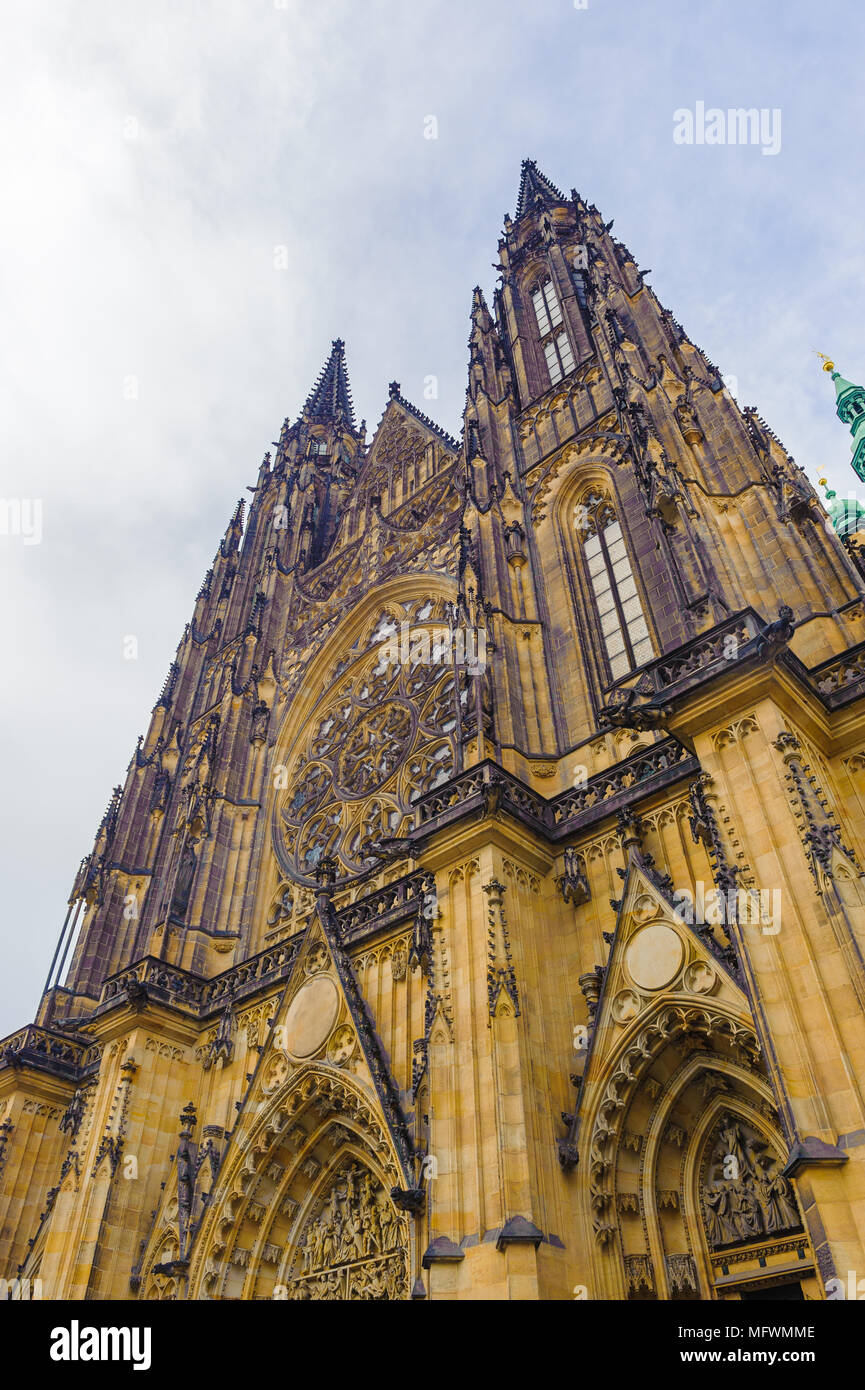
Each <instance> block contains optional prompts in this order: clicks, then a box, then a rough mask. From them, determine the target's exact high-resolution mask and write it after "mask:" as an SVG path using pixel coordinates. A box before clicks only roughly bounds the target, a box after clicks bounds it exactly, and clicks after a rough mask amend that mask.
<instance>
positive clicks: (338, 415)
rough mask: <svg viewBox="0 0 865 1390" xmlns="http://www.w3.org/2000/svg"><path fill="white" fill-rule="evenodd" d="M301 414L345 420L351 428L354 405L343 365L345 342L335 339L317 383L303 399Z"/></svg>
mask: <svg viewBox="0 0 865 1390" xmlns="http://www.w3.org/2000/svg"><path fill="white" fill-rule="evenodd" d="M303 413H304V415H306V416H307V417H315V418H317V419H319V420H339V419H343V420H345V422H346V424H347V425H348V426H349V427H350V428H351V429H352V430H353V429H354V406H353V405H352V402H351V387H350V386H349V384H348V370H347V368H346V365H345V343H344V342H343V340H342V338H335V339H334V341H333V344H332V346H331V349H330V356H329V357H328V359H327V361H326V362H325V364H324V366H323V367H322V369H321V372H320V374H319V377H318V380H317V381H316V383H315V385H314V386H313V388H312V390H311V391H310V393H309V395H308V396H307V398H306V404H305V405H304V407H303Z"/></svg>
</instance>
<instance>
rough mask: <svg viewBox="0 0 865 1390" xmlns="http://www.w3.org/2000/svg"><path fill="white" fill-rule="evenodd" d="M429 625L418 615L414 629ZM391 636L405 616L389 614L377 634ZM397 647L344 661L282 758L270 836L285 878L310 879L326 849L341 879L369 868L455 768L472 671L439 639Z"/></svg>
mask: <svg viewBox="0 0 865 1390" xmlns="http://www.w3.org/2000/svg"><path fill="white" fill-rule="evenodd" d="M420 612H422V613H423V615H424V619H426V621H427V624H428V628H429V632H430V634H431V635H432V634H434V633H435V630H436V629H437V628H441V626H442V618H441V617H438V616H437V619H432V618H430V614H429V610H428V609H426V610H425V609H424V608H423V607H421V609H420ZM423 631H424V626H423V624H422V623H418V622H417V618H416V619H415V621H414V622H413V623H412V628H411V636H412V638H414V637H415V636H416V635H417V634H418V633H419V632H421V633H422V632H423ZM395 637H396V638H400V631H399V621H398V620H397V621H394V620H392V619H391V618H390V616H389V615H385V616H383V618H382V620H381V621H380V622H379V624H378V627H377V629H376V630H375V632H374V633H373V634H372V640H374V641H375V640H377V642H378V643H384V644H387V643H388V642H389V641H392V640H393V639H394V638H395ZM399 655H400V657H401V660H398V661H394V660H393V656H392V651H391V653H390V654H388V652H387V646H386V645H385V646H378V645H376V647H374V648H373V649H372V650H367V652H366V653H365V654H363V655H361V656H358V657H355V659H354V661H353V662H352V663H351V664H346V663H345V662H344V661H343V662H340V663H339V664H338V665H337V666H336V667H335V668H334V677H335V679H334V683H333V685H332V686H331V688H330V690H328V691H327V692H326V693H325V694H324V695H323V696H322V699H321V701H320V702H319V706H318V708H317V710H316V712H315V713H314V714H313V716H312V717H311V719H310V722H309V724H308V725H307V727H306V729H305V730H303V731H302V733H301V734H300V736H299V738H298V739H297V741H296V742H295V744H294V746H293V748H292V749H291V750H290V752H289V753H288V755H287V757H286V759H285V766H286V770H287V778H286V783H287V785H286V786H285V788H284V789H280V790H278V791H277V796H276V801H275V804H274V813H273V842H274V848H275V850H276V854H277V858H278V860H279V862H280V865H281V867H282V869H283V870H284V872H285V873H286V875H287V876H288V877H289V878H292V879H295V880H298V879H299V880H301V881H304V880H305V881H307V882H309V883H311V882H312V881H313V880H314V879H315V878H316V874H317V869H318V865H319V864H320V863H321V861H322V859H324V858H332V859H334V860H335V861H336V864H337V876H338V879H339V880H345V879H349V878H352V877H353V876H355V875H357V874H358V873H361V872H363V871H364V870H365V869H369V868H370V866H371V865H373V864H375V862H376V858H375V854H374V852H373V849H372V847H373V846H374V845H375V843H376V841H379V840H382V839H388V838H393V837H398V836H403V835H406V834H407V833H408V832H409V830H410V829H411V828H412V825H413V823H414V804H415V802H416V801H417V800H418V798H419V797H420V796H423V795H424V794H425V793H426V792H428V791H430V790H431V789H432V788H433V787H436V786H438V785H439V784H440V783H441V782H444V781H446V780H447V779H448V778H449V777H452V776H453V773H454V769H455V767H456V740H457V737H458V733H459V726H460V723H463V724H465V722H466V720H467V718H468V717H469V715H470V711H469V709H468V705H467V700H466V696H467V693H468V686H469V681H470V678H469V677H468V676H467V675H466V674H465V673H464V672H462V671H460V672H459V673H456V672H455V671H454V668H453V665H452V664H451V662H450V661H449V660H441V659H439V654H438V653H437V652H436V647H435V641H434V640H432V641H430V640H427V641H426V643H425V646H424V644H423V643H418V644H417V645H415V644H414V643H413V642H408V643H406V644H405V647H404V648H403V647H401V649H400V651H399ZM423 658H425V659H423ZM337 671H339V672H340V674H339V675H338V676H337V675H336V672H337ZM457 681H458V682H459V695H457V688H458V687H457ZM458 709H459V714H458Z"/></svg>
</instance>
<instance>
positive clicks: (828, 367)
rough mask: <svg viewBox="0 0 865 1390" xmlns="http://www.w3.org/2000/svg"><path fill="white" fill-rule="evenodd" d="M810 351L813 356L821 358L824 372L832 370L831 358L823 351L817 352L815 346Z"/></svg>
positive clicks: (833, 366) (833, 367) (833, 364)
mask: <svg viewBox="0 0 865 1390" xmlns="http://www.w3.org/2000/svg"><path fill="white" fill-rule="evenodd" d="M811 351H812V352H813V353H814V356H815V357H819V358H821V359H822V362H823V371H824V372H834V370H835V363H834V362H833V361H832V360H831V358H829V357H827V356H826V354H825V352H818V351H817V349H816V348H812V349H811Z"/></svg>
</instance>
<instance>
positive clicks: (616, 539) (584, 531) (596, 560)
mask: <svg viewBox="0 0 865 1390" xmlns="http://www.w3.org/2000/svg"><path fill="white" fill-rule="evenodd" d="M574 528H575V530H576V533H577V537H578V538H579V539H580V540H581V542H582V549H583V556H584V559H585V565H586V571H587V574H588V580H589V584H590V585H591V589H592V595H593V597H594V601H595V608H596V610H597V615H598V622H599V625H600V629H601V636H602V637H603V641H604V648H605V653H606V657H607V664H608V665H609V668H610V674H611V675H612V677H613V680H620V679H621V677H622V676H626V675H627V674H628V672H629V671H632V670H633V669H634V667H635V666H642V665H643V663H644V662H646V661H650V660H651V658H652V656H653V655H654V652H653V650H652V639H651V637H650V636H649V628H648V625H647V623H646V618H645V614H644V613H643V605H642V603H641V602H640V595H639V593H638V592H637V584H636V580H635V579H634V573H633V570H632V569H631V562H630V559H629V558H628V551H627V547H626V545H625V538H624V536H623V534H622V527H621V525H620V523H619V520H618V518H617V516H616V512H615V509H614V507H613V505H612V503H611V502H610V499H609V497H607V496H605V495H603V494H601V493H598V492H590V493H587V494H585V495H584V496H583V498H582V499H581V501H579V502H577V504H576V506H575V507H574Z"/></svg>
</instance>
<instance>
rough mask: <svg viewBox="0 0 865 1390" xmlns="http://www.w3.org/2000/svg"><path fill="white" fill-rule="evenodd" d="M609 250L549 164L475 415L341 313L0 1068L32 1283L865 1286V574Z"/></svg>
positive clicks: (684, 1288)
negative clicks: (378, 392) (360, 383)
mask: <svg viewBox="0 0 865 1390" xmlns="http://www.w3.org/2000/svg"><path fill="white" fill-rule="evenodd" d="M612 228H613V223H612V222H607V223H605V222H604V220H603V218H602V217H601V215H600V214H599V212H598V211H597V209H596V208H595V207H594V206H593V205H591V204H587V203H585V202H584V201H583V199H582V198H581V197H580V196H579V194H578V193H577V192H576V191H575V190H572V191H571V193H570V195H569V196H566V195H565V194H564V193H562V192H561V191H560V190H559V189H558V188H557V187H555V185H554V184H552V183H551V182H550V180H549V179H548V178H547V177H546V176H545V175H544V174H543V173H542V172H541V171H540V170H539V169H538V167H537V165H535V164H534V163H533V162H532V161H530V160H527V161H526V162H525V163H524V165H523V168H522V175H521V180H520V185H519V192H518V199H517V205H516V208H515V213H514V216H513V218H511V217H510V216H506V217H505V221H504V228H503V232H502V235H501V238H500V241H499V247H498V252H499V269H500V277H499V283H498V285H497V287H496V290H495V293H494V294H493V296H492V298H491V301H490V303H489V304H488V303H487V301H486V300H485V298H484V295H483V293H482V291H481V290H480V288H476V289H475V291H474V294H473V298H472V303H471V311H470V333H469V365H468V390H467V394H466V404H465V415H464V422H463V431H462V436H461V439H459V440H457V439H455V438H453V437H451V436H450V435H449V434H448V433H446V432H445V431H444V430H443V429H441V428H440V427H439V426H438V425H437V424H435V423H434V422H433V421H432V420H431V419H429V418H427V416H425V415H424V414H422V413H421V412H420V411H419V410H418V409H417V408H416V407H415V406H414V405H412V404H411V403H410V402H409V401H408V400H407V399H406V398H405V397H404V396H403V395H402V392H401V389H400V386H399V383H398V382H392V383H391V385H390V387H389V392H388V399H387V403H386V406H385V409H384V413H383V415H382V417H381V420H380V422H379V424H378V427H377V428H376V430H375V432H374V434H373V436H372V438H371V439H370V441H369V442H367V440H366V427H365V424H364V423H363V422H362V423H361V424H360V426H358V425H357V424H356V422H355V417H354V409H353V406H352V401H351V393H350V389H349V382H348V371H347V365H346V354H345V347H344V344H343V343H342V342H341V341H340V340H337V341H336V342H334V343H333V346H332V350H331V353H330V355H329V357H328V360H327V362H326V363H325V366H324V368H323V369H322V372H321V374H320V376H319V378H318V380H317V382H316V383H315V385H314V387H313V389H312V390H311V392H310V394H309V396H308V397H307V400H306V403H305V405H304V406H303V409H302V410H301V411H300V413H299V415H298V416H297V418H296V419H295V420H294V422H293V423H292V422H290V421H289V420H286V422H285V424H284V426H283V428H282V431H281V433H280V438H279V443H278V445H277V446H275V448H276V452H275V454H274V455H273V456H271V455H270V454H267V455H265V458H264V460H263V462H262V464H261V466H260V469H259V472H258V477H257V481H256V484H255V487H254V488H251V489H250V491H251V493H252V497H251V501H250V504H249V508H248V511H247V509H246V508H245V506H244V504H243V503H242V502H240V503H238V506H237V508H236V510H235V512H234V514H233V515H232V517H231V520H230V521H229V524H228V527H227V530H226V533H225V535H224V537H223V539H222V541H221V542H220V544H219V547H218V549H217V552H216V555H215V558H214V562H213V565H212V567H211V569H210V570H209V571H208V573H207V575H206V577H205V580H204V583H203V584H202V587H201V589H200V591H199V593H198V596H197V598H196V601H195V607H194V610H193V613H192V617H191V620H190V622H189V623H188V624H187V626H186V628H185V630H184V633H183V636H182V637H181V640H180V644H179V646H178V648H177V653H176V656H175V660H174V661H173V663H172V665H171V668H170V671H169V673H168V677H167V679H166V682H165V685H164V687H163V689H162V691H161V693H160V695H159V698H158V700H157V703H156V705H155V706H154V709H153V711H152V715H151V719H150V724H149V728H148V730H147V733H146V734H145V735H143V736H142V737H141V739H140V740H139V744H138V747H137V748H136V750H135V753H134V754H133V757H132V760H131V762H130V764H129V767H128V769H127V772H126V777H125V781H124V783H123V784H122V786H118V787H117V788H116V789H115V791H114V793H113V795H112V798H111V801H110V804H109V806H108V809H107V811H106V814H105V816H104V818H103V820H102V823H101V824H100V826H99V829H98V832H97V835H96V839H95V842H94V846H93V849H92V851H91V853H90V854H89V855H88V856H87V857H86V858H85V860H84V861H83V862H82V865H81V867H80V870H79V872H78V875H77V877H76V880H75V883H74V885H73V888H72V892H71V894H70V898H69V903H68V912H67V916H66V920H65V922H64V925H63V929H62V932H61V936H60V940H59V943H58V948H57V952H56V953H55V957H54V960H53V962H52V965H51V969H50V971H49V976H48V980H47V982H46V989H45V992H44V994H43V997H42V1000H41V1002H40V1005H39V1009H38V1012H37V1016H36V1020H35V1022H34V1023H32V1024H29V1025H27V1026H25V1027H23V1028H21V1029H20V1030H19V1031H18V1032H16V1033H14V1034H13V1035H12V1036H11V1037H10V1038H7V1039H6V1040H5V1042H4V1043H3V1044H2V1048H0V1169H2V1176H0V1257H2V1269H0V1273H3V1274H5V1275H6V1276H7V1277H8V1278H14V1277H15V1276H16V1275H17V1276H19V1277H21V1278H29V1279H31V1280H32V1279H37V1278H38V1279H40V1280H41V1281H42V1287H43V1296H44V1297H47V1298H57V1299H63V1298H81V1297H88V1298H93V1299H103V1298H130V1299H131V1298H136V1297H140V1298H176V1299H187V1298H191V1299H203V1298H212V1299H226V1298H240V1299H253V1298H290V1299H310V1298H313V1299H320V1298H324V1299H386V1298H387V1299H405V1298H410V1297H411V1298H430V1299H433V1300H436V1299H459V1298H469V1297H471V1298H477V1297H489V1298H503V1299H507V1298H514V1299H550V1298H552V1299H568V1298H573V1296H574V1289H575V1288H577V1289H578V1290H582V1291H583V1292H584V1294H585V1295H586V1296H587V1297H589V1298H592V1299H620V1298H632V1299H663V1300H669V1299H706V1300H708V1299H740V1298H749V1297H753V1296H756V1297H760V1296H765V1295H766V1294H767V1293H768V1294H771V1296H782V1297H791V1298H798V1297H803V1296H807V1297H808V1298H822V1297H824V1296H825V1295H826V1292H827V1290H831V1289H832V1288H833V1287H834V1286H833V1285H832V1282H831V1281H832V1280H834V1279H836V1278H838V1277H840V1278H841V1279H842V1280H844V1279H846V1274H847V1271H848V1270H850V1269H854V1270H855V1269H857V1268H863V1267H865V1199H863V1196H862V1193H863V1190H865V1176H863V1175H865V1141H863V1135H865V1096H863V1078H865V955H863V953H865V926H863V923H865V915H863V909H865V891H863V872H862V867H861V864H862V862H863V856H865V717H863V716H865V706H863V697H865V658H863V652H865V616H863V594H865V579H863V566H862V561H861V557H860V552H859V550H858V549H857V545H856V543H855V538H851V537H850V536H848V535H847V534H846V531H845V530H844V528H840V534H836V532H835V530H834V529H833V528H832V526H831V525H830V524H829V523H828V521H827V515H826V512H825V510H824V509H823V507H822V505H821V503H820V501H819V499H818V497H817V495H816V493H815V491H814V489H813V488H812V486H811V484H810V483H809V481H808V479H807V478H806V476H805V474H804V473H803V471H802V470H801V468H799V467H798V466H797V465H796V464H795V463H794V461H793V459H792V458H790V456H789V455H788V454H787V452H786V450H785V449H784V447H783V445H782V444H781V442H780V441H779V439H778V438H777V437H776V435H775V434H773V432H772V430H771V429H770V428H769V427H768V425H767V424H766V423H765V422H764V421H763V420H762V419H761V418H760V416H759V415H758V414H757V413H756V411H755V410H753V409H746V410H744V411H743V410H741V409H740V408H739V406H738V405H737V403H736V401H735V400H734V399H733V397H732V396H731V394H730V393H729V391H728V390H727V388H726V387H725V385H724V383H723V381H722V380H721V378H720V376H719V373H718V370H717V368H716V367H715V366H714V365H713V364H712V362H711V361H710V360H709V359H708V358H707V357H706V356H705V354H704V353H703V352H702V351H701V350H700V349H699V348H698V347H697V346H696V345H695V344H694V343H692V342H691V340H690V339H689V338H688V336H687V334H686V333H685V330H684V329H683V328H682V326H681V325H680V324H679V323H678V322H677V321H676V319H675V318H674V317H673V315H672V313H671V312H670V311H669V310H668V309H666V308H665V307H664V306H663V305H662V304H661V303H660V301H659V300H658V299H657V297H656V295H655V293H654V291H653V290H652V288H651V286H650V285H649V284H648V283H647V276H648V274H649V272H647V271H643V270H641V269H640V268H639V266H638V265H637V263H636V261H635V260H634V258H633V256H632V255H631V253H630V252H629V250H628V249H627V247H626V246H624V245H623V244H622V242H620V241H618V240H616V239H615V238H614V237H613V235H612ZM836 376H837V374H836ZM839 380H840V379H839ZM842 386H843V388H844V389H843V391H842V390H841V387H840V386H839V385H838V381H836V389H837V390H838V392H839V398H838V408H839V413H841V411H842V409H843V411H844V412H845V413H844V414H842V418H843V419H845V421H847V423H849V424H851V427H852V428H853V430H854V448H855V447H856V444H855V441H856V439H857V438H858V435H857V434H856V430H857V429H858V419H859V415H858V407H857V404H856V403H857V401H858V399H859V397H858V395H857V394H856V392H857V391H858V390H859V388H854V387H850V385H849V383H847V382H842ZM848 387H849V390H847V388H848ZM859 394H860V395H861V391H860V392H859Z"/></svg>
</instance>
